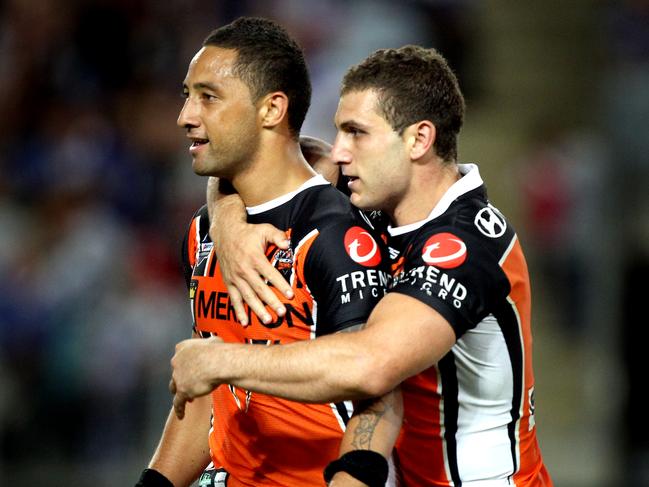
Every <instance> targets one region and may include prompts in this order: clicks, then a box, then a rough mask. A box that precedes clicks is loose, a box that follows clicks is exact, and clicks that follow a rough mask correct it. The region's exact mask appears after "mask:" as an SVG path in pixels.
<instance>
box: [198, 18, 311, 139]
mask: <svg viewBox="0 0 649 487" xmlns="http://www.w3.org/2000/svg"><path fill="white" fill-rule="evenodd" d="M203 46H216V47H221V48H224V49H233V50H236V51H237V59H236V61H235V65H234V71H235V73H236V75H237V76H239V78H241V80H242V81H243V82H244V83H246V84H247V85H248V88H249V89H250V93H251V94H252V98H253V101H255V102H256V101H257V100H259V99H260V98H261V97H263V96H265V95H267V94H268V93H272V92H273V91H282V92H284V93H285V94H286V96H287V97H288V100H289V102H288V124H289V128H290V130H291V132H292V134H293V136H295V137H297V136H298V135H299V134H300V129H301V128H302V123H303V122H304V117H305V116H306V112H307V110H308V109H309V105H310V103H311V80H310V79H309V72H308V70H307V67H306V61H305V60H304V53H303V51H302V48H301V47H300V46H299V45H298V44H297V42H295V40H293V39H292V38H291V37H290V36H289V35H288V33H287V32H286V31H285V30H284V28H283V27H281V26H280V25H279V24H277V23H275V22H273V21H272V20H268V19H263V18H257V17H241V18H239V19H237V20H235V21H234V22H232V23H230V24H228V25H225V26H223V27H220V28H218V29H216V30H214V31H212V32H211V33H210V34H209V35H208V36H207V38H206V39H205V40H204V41H203Z"/></svg>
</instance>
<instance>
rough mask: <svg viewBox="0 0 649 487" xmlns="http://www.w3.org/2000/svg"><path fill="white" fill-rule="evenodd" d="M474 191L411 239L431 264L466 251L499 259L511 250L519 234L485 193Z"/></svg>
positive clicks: (482, 257)
mask: <svg viewBox="0 0 649 487" xmlns="http://www.w3.org/2000/svg"><path fill="white" fill-rule="evenodd" d="M472 193H473V192H470V193H467V194H465V195H463V196H462V197H461V198H458V199H457V200H456V201H455V202H454V203H453V204H452V205H451V206H450V207H449V208H448V209H447V211H446V212H445V213H444V214H442V215H440V216H438V217H437V218H434V219H431V220H430V221H428V222H426V223H425V224H424V225H423V226H422V228H421V230H420V231H419V232H417V235H416V238H415V239H413V241H411V243H412V244H413V245H414V246H416V247H418V248H420V249H421V251H422V257H423V258H424V260H425V261H426V262H427V263H429V264H433V265H437V264H438V263H442V262H443V260H444V259H451V258H454V257H453V256H455V255H456V254H457V258H458V259H459V258H461V257H460V254H462V253H468V254H469V255H473V256H479V257H480V260H482V261H483V263H484V261H485V260H489V261H495V262H498V261H499V260H500V259H501V257H502V256H503V255H504V254H505V253H506V252H507V250H508V248H509V247H510V245H511V243H512V240H513V239H514V237H515V235H516V234H515V231H514V229H513V227H512V226H511V224H510V223H509V221H508V220H507V218H506V217H505V216H504V215H503V213H502V212H501V211H500V210H499V209H498V208H497V207H495V206H494V205H493V204H491V203H490V202H489V200H487V199H486V197H485V196H484V194H483V193H481V192H475V193H473V194H472ZM440 259H441V260H440Z"/></svg>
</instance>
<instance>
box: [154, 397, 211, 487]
mask: <svg viewBox="0 0 649 487" xmlns="http://www.w3.org/2000/svg"><path fill="white" fill-rule="evenodd" d="M210 415H211V401H210V396H204V397H200V398H197V399H195V400H194V401H192V402H191V403H190V404H188V405H187V408H186V411H185V419H183V420H182V421H181V420H180V419H178V418H177V417H176V415H175V414H173V410H172V411H171V412H170V413H169V417H168V418H167V423H166V424H165V428H164V431H163V433H162V438H161V439H160V443H158V447H157V448H156V451H155V453H154V454H153V458H152V459H151V462H150V463H149V468H152V469H154V470H157V471H158V472H160V473H161V474H163V475H164V476H165V477H167V478H168V479H169V480H170V481H171V482H172V483H173V484H174V486H176V487H185V486H188V485H190V484H191V483H192V482H193V481H194V480H196V479H197V478H198V476H199V475H200V474H201V472H202V471H203V470H204V469H205V467H207V465H208V464H209V462H210V451H209V446H208V434H209V429H210Z"/></svg>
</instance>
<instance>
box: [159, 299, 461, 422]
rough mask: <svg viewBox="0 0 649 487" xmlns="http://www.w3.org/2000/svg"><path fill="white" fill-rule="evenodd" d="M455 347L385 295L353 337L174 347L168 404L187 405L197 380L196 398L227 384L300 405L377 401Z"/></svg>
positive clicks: (444, 333)
mask: <svg viewBox="0 0 649 487" xmlns="http://www.w3.org/2000/svg"><path fill="white" fill-rule="evenodd" d="M454 342H455V333H454V332H453V329H452V328H451V326H450V325H449V324H448V322H447V321H446V320H445V319H444V318H443V317H442V316H441V315H440V314H439V313H437V312H436V311H435V310H433V309H432V308H430V307H429V306H428V305H426V304H424V303H422V302H421V301H419V300H417V299H415V298H412V297H410V296H406V295H404V294H399V293H389V294H388V295H387V296H385V297H384V298H383V299H382V300H381V301H380V302H379V304H378V305H377V306H376V308H374V311H373V312H372V315H371V316H370V318H369V320H368V324H367V327H365V328H364V329H363V330H360V331H358V332H353V333H338V334H335V335H329V336H325V337H320V338H318V339H316V340H308V341H302V342H296V343H292V344H289V345H273V346H270V347H256V346H252V345H241V344H232V343H221V342H219V341H218V340H215V339H210V340H204V341H203V343H200V342H198V341H195V340H186V341H184V342H181V343H180V344H178V345H177V347H176V355H175V356H174V358H173V359H172V367H173V369H174V370H173V375H172V381H174V382H175V384H176V386H177V394H176V397H175V398H174V404H175V405H177V406H178V407H182V405H181V404H182V403H183V402H184V401H186V400H188V399H189V398H191V397H193V395H192V391H193V390H196V389H197V388H196V380H199V381H201V380H202V381H203V382H204V384H203V386H204V389H203V390H205V389H209V390H211V389H213V388H214V387H216V386H217V385H218V384H222V383H228V384H232V385H235V386H238V387H242V388H245V389H248V390H252V391H256V392H261V393H264V394H271V395H274V396H280V397H284V398H288V399H292V400H296V401H303V402H333V401H339V400H344V399H363V398H367V397H377V396H381V395H383V394H385V393H387V392H389V391H390V390H392V389H394V388H395V387H396V386H397V385H398V384H399V383H401V382H402V381H403V380H404V379H406V378H408V377H410V376H413V375H415V374H417V373H419V372H421V371H422V370H425V369H427V368H428V367H430V366H431V365H433V364H435V363H437V361H438V360H439V359H440V358H442V357H443V356H444V355H445V354H446V353H447V352H448V351H449V350H450V349H451V347H452V346H453V343H454ZM197 348H202V350H197ZM196 360H200V361H201V364H202V365H201V367H202V368H204V370H205V374H204V376H203V377H202V378H198V379H196V378H193V377H192V376H191V373H190V370H191V369H190V368H189V367H188V366H187V363H188V362H192V361H196ZM177 411H178V408H177Z"/></svg>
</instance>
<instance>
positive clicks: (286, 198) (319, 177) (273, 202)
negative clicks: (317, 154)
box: [246, 174, 330, 215]
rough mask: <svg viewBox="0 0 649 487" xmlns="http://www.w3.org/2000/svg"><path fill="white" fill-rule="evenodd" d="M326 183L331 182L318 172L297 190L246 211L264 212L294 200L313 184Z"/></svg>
mask: <svg viewBox="0 0 649 487" xmlns="http://www.w3.org/2000/svg"><path fill="white" fill-rule="evenodd" d="M325 184H330V183H329V181H327V180H326V179H325V178H324V177H323V176H322V175H320V174H316V175H315V176H313V177H312V178H310V179H307V180H306V181H305V182H304V183H303V184H302V185H301V186H300V187H299V188H297V189H296V190H295V191H291V192H290V193H286V194H283V195H282V196H278V197H277V198H274V199H272V200H270V201H266V202H265V203H261V204H260V205H256V206H247V207H246V212H248V215H257V214H258V213H263V212H264V211H268V210H272V209H273V208H277V207H278V206H281V205H283V204H284V203H286V202H287V201H290V200H292V199H293V198H294V197H295V196H296V195H297V194H298V193H301V192H302V191H304V190H305V189H308V188H311V187H313V186H322V185H325Z"/></svg>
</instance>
